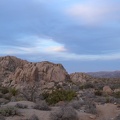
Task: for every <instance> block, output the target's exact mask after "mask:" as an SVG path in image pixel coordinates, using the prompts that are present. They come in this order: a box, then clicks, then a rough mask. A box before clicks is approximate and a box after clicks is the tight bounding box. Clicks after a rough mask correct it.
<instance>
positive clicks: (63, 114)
mask: <svg viewBox="0 0 120 120" xmlns="http://www.w3.org/2000/svg"><path fill="white" fill-rule="evenodd" d="M50 120H79V118H78V115H77V112H76V111H75V110H74V109H73V108H72V107H68V106H64V107H60V108H59V110H57V111H55V112H51V114H50Z"/></svg>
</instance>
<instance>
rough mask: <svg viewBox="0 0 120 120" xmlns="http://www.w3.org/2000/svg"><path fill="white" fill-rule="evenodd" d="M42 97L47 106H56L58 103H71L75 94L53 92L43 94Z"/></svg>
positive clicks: (61, 91)
mask: <svg viewBox="0 0 120 120" xmlns="http://www.w3.org/2000/svg"><path fill="white" fill-rule="evenodd" d="M43 96H44V98H45V100H46V102H47V103H48V104H56V103H58V102H59V101H71V100H72V99H73V98H74V97H76V96H77V94H76V92H74V91H72V90H69V91H67V90H55V91H53V92H52V93H50V94H49V93H44V94H43Z"/></svg>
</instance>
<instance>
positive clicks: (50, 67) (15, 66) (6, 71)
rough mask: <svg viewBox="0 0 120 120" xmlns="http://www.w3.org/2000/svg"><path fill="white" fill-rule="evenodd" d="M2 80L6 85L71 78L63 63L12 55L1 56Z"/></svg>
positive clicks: (0, 76) (0, 70)
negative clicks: (27, 59)
mask: <svg viewBox="0 0 120 120" xmlns="http://www.w3.org/2000/svg"><path fill="white" fill-rule="evenodd" d="M0 66H1V67H0V80H1V81H2V83H3V85H4V86H15V85H24V83H29V82H34V81H36V82H39V83H44V82H52V81H54V82H60V81H66V80H69V79H70V78H69V74H68V73H67V72H66V70H65V69H64V67H63V66H62V65H61V64H54V63H51V62H47V61H45V62H36V63H33V62H28V61H25V60H21V59H18V58H16V57H12V56H6V57H1V58H0Z"/></svg>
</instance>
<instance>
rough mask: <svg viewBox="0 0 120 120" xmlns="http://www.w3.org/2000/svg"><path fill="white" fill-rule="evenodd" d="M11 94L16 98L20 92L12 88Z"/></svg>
mask: <svg viewBox="0 0 120 120" xmlns="http://www.w3.org/2000/svg"><path fill="white" fill-rule="evenodd" d="M9 92H10V94H11V95H12V96H16V95H17V94H18V90H17V89H16V88H10V89H9Z"/></svg>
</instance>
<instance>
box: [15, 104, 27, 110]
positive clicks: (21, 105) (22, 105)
mask: <svg viewBox="0 0 120 120" xmlns="http://www.w3.org/2000/svg"><path fill="white" fill-rule="evenodd" d="M15 107H17V108H22V109H24V108H28V106H27V105H24V104H21V103H17V104H16V105H15Z"/></svg>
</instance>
